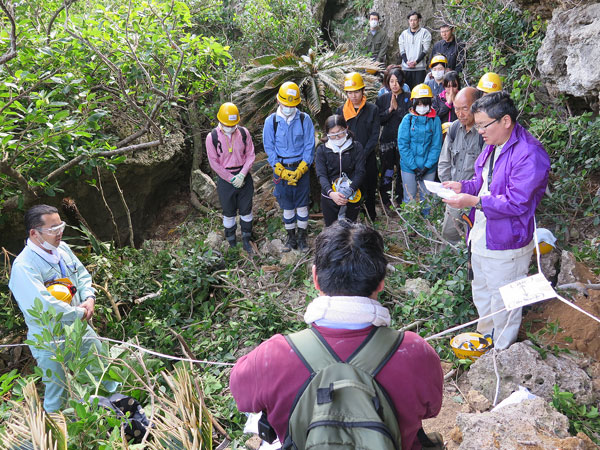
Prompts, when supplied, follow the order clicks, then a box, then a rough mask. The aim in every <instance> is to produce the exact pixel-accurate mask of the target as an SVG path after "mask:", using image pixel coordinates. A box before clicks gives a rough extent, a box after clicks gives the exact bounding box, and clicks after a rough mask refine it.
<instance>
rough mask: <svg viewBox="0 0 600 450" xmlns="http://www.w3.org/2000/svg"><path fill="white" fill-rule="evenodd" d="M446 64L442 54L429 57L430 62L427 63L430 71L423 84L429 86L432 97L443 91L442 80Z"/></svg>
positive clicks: (446, 61)
mask: <svg viewBox="0 0 600 450" xmlns="http://www.w3.org/2000/svg"><path fill="white" fill-rule="evenodd" d="M447 65H448V60H447V59H446V57H445V56H444V55H435V56H434V57H433V58H431V63H429V68H430V69H431V72H430V73H429V74H428V75H427V78H426V79H425V84H426V85H427V86H429V87H430V88H431V91H432V92H433V96H434V97H435V96H437V95H440V94H441V93H442V92H444V84H443V81H444V75H445V74H446V66H447Z"/></svg>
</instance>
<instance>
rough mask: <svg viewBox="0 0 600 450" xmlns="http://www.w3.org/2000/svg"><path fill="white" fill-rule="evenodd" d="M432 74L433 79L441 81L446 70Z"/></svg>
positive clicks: (433, 71) (432, 72) (434, 71)
mask: <svg viewBox="0 0 600 450" xmlns="http://www.w3.org/2000/svg"><path fill="white" fill-rule="evenodd" d="M431 74H432V75H433V78H434V79H435V80H436V81H440V80H441V79H442V78H444V70H443V69H442V70H432V71H431Z"/></svg>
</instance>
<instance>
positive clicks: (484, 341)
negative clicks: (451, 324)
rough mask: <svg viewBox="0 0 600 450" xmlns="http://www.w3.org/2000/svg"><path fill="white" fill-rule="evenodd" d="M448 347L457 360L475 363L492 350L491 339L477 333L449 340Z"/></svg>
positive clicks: (461, 335)
mask: <svg viewBox="0 0 600 450" xmlns="http://www.w3.org/2000/svg"><path fill="white" fill-rule="evenodd" d="M450 347H452V351H453V352H454V354H455V355H456V357H457V358H461V359H467V358H468V359H470V360H472V361H475V360H476V359H477V358H479V357H480V356H481V355H483V354H484V353H485V352H487V351H488V350H489V349H490V348H492V338H491V337H489V336H483V335H482V334H479V333H462V334H459V335H458V336H454V337H453V338H452V339H451V340H450Z"/></svg>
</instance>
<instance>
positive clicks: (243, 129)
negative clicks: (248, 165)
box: [239, 127, 248, 155]
mask: <svg viewBox="0 0 600 450" xmlns="http://www.w3.org/2000/svg"><path fill="white" fill-rule="evenodd" d="M239 130H240V134H241V135H242V142H243V144H244V155H245V154H246V147H247V145H248V144H247V143H246V142H247V140H248V132H247V131H246V129H245V128H244V127H239Z"/></svg>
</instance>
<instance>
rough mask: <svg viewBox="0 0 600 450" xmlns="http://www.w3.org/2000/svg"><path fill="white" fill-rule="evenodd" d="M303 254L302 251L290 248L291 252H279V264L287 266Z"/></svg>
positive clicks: (294, 262)
mask: <svg viewBox="0 0 600 450" xmlns="http://www.w3.org/2000/svg"><path fill="white" fill-rule="evenodd" d="M303 255H304V253H300V252H299V251H297V250H292V251H291V252H287V253H282V254H281V264H282V265H284V266H287V265H290V264H291V265H294V264H296V263H297V262H298V261H299V260H300V258H302V256H303Z"/></svg>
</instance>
